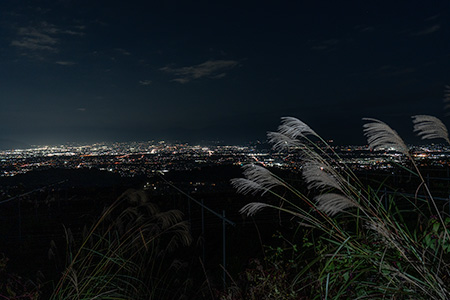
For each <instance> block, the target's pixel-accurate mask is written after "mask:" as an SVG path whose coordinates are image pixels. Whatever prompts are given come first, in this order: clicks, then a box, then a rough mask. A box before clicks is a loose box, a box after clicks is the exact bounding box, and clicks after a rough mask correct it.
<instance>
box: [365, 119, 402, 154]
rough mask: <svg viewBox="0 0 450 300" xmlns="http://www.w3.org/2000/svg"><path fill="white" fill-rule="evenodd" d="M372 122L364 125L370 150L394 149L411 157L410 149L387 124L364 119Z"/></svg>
mask: <svg viewBox="0 0 450 300" xmlns="http://www.w3.org/2000/svg"><path fill="white" fill-rule="evenodd" d="M363 120H364V121H371V122H370V123H366V124H364V125H363V128H364V129H363V130H364V135H365V136H366V137H367V142H368V143H369V148H371V149H375V150H376V149H379V148H390V147H392V148H394V149H395V150H397V151H399V152H401V153H403V154H405V155H407V156H409V149H408V147H407V146H406V144H405V142H403V140H402V138H401V137H400V136H399V135H398V133H397V132H396V131H395V130H393V129H392V128H391V127H389V125H387V124H386V123H384V122H382V121H380V120H377V119H372V118H363Z"/></svg>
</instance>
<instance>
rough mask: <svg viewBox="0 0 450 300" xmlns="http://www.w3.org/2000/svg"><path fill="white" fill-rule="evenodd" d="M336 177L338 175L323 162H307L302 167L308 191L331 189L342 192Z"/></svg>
mask: <svg viewBox="0 0 450 300" xmlns="http://www.w3.org/2000/svg"><path fill="white" fill-rule="evenodd" d="M337 177H338V174H336V172H335V171H334V170H333V169H332V168H331V167H330V166H329V165H327V164H325V163H323V162H318V161H315V160H308V161H307V162H306V163H305V164H304V165H303V178H304V179H305V181H306V183H307V184H308V189H313V188H326V187H332V188H335V189H337V190H340V191H342V188H341V186H340V184H339V182H338V180H337V179H336V178H337Z"/></svg>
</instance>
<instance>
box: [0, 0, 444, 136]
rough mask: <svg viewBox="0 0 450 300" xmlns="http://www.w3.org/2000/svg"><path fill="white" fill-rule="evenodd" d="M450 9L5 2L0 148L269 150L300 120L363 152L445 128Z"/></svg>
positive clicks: (431, 4)
mask: <svg viewBox="0 0 450 300" xmlns="http://www.w3.org/2000/svg"><path fill="white" fill-rule="evenodd" d="M446 84H450V1H444V0H442V1H423V0H422V1H362V0H361V1H336V0H334V1H319V0H317V1H244V0H241V1H231V0H228V1H151V0H150V1H83V0H77V1H75V0H74V1H70V0H64V1H62V0H61V1H56V0H49V1H37V0H36V1H22V0H21V1H17V0H2V1H1V2H0V130H1V131H0V138H4V139H13V140H17V141H21V142H25V143H37V144H45V143H63V142H71V141H78V142H95V141H131V140H136V141H145V140H153V139H156V140H158V139H171V140H175V139H176V140H182V141H190V142H198V141H201V140H223V141H225V142H226V143H240V142H246V141H252V140H257V139H259V140H261V141H263V140H265V134H266V131H268V130H276V127H277V125H278V123H279V120H280V117H282V116H295V117H297V118H299V119H301V120H303V121H305V122H306V123H308V124H309V125H310V126H311V127H312V128H313V129H314V130H315V131H316V132H318V133H319V134H321V135H322V136H323V137H324V138H333V139H334V141H335V142H338V143H364V138H363V135H362V128H361V125H362V124H363V122H362V121H361V118H362V117H373V118H378V119H381V120H383V121H385V122H387V123H389V124H390V125H391V126H392V127H393V128H394V129H396V130H397V131H398V132H399V133H400V135H402V136H404V137H405V139H406V140H407V141H408V139H409V138H410V137H411V131H412V123H411V120H410V116H411V115H415V114H432V115H435V116H437V117H439V118H441V119H442V120H443V121H444V122H445V123H447V124H449V123H450V119H449V117H444V115H445V111H444V109H443V107H444V105H443V102H442V99H443V97H444V89H445V85H446Z"/></svg>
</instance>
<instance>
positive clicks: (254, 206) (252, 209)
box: [239, 202, 271, 216]
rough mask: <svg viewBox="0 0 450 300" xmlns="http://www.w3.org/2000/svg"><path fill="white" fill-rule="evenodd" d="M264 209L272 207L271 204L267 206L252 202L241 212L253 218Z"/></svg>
mask: <svg viewBox="0 0 450 300" xmlns="http://www.w3.org/2000/svg"><path fill="white" fill-rule="evenodd" d="M264 207H271V205H269V204H265V203H262V202H251V203H249V204H247V205H245V206H244V207H242V208H241V209H240V210H239V212H240V213H241V214H246V215H247V216H253V215H255V214H256V213H258V212H259V211H260V210H261V209H263V208H264Z"/></svg>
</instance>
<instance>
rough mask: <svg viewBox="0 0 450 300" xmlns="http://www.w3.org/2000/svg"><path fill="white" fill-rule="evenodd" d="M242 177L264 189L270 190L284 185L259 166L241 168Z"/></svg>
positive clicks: (249, 165) (251, 165)
mask: <svg viewBox="0 0 450 300" xmlns="http://www.w3.org/2000/svg"><path fill="white" fill-rule="evenodd" d="M242 168H243V169H244V172H243V173H244V176H245V177H246V178H247V179H249V180H251V181H254V182H256V183H258V184H259V185H261V186H262V187H264V188H265V189H268V190H269V189H271V188H273V187H274V186H277V185H284V184H283V182H281V181H280V180H279V179H278V178H276V177H275V175H274V174H273V173H272V172H270V171H269V170H267V169H266V168H264V167H263V166H261V165H255V164H246V165H244V166H243V167H242Z"/></svg>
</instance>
